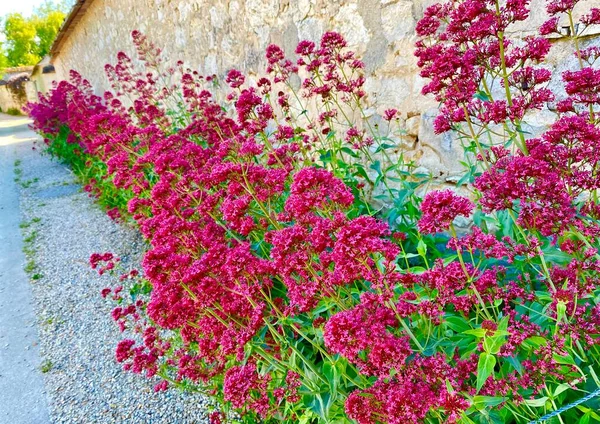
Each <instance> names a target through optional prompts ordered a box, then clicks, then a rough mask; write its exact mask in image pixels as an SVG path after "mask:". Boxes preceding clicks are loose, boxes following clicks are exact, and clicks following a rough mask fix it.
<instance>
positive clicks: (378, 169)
mask: <svg viewBox="0 0 600 424" xmlns="http://www.w3.org/2000/svg"><path fill="white" fill-rule="evenodd" d="M369 168H371V169H372V170H374V171H375V172H377V175H379V176H381V175H382V173H381V162H379V161H378V160H376V161H375V162H373V163H372V164H371V165H370V166H369Z"/></svg>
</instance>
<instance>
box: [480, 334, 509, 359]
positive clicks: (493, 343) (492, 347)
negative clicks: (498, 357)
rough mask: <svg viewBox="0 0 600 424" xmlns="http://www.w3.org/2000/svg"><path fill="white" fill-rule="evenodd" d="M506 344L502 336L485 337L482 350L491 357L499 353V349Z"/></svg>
mask: <svg viewBox="0 0 600 424" xmlns="http://www.w3.org/2000/svg"><path fill="white" fill-rule="evenodd" d="M504 343H506V339H505V338H504V336H493V337H486V338H485V340H484V341H483V349H484V350H485V351H486V352H487V353H491V354H492V355H495V354H497V353H498V352H500V348H502V346H503V345H504Z"/></svg>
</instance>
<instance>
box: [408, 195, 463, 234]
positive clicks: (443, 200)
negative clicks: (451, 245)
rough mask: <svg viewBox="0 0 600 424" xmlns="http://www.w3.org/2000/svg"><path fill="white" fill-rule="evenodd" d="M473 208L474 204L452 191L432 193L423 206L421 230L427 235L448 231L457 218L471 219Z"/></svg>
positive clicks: (420, 222)
mask: <svg viewBox="0 0 600 424" xmlns="http://www.w3.org/2000/svg"><path fill="white" fill-rule="evenodd" d="M473 207H474V205H473V202H471V201H470V200H469V199H467V198H466V197H462V196H457V195H456V194H455V193H454V192H453V191H452V190H449V189H448V190H441V191H431V192H429V193H427V195H425V198H424V199H423V203H422V204H421V212H422V216H421V219H420V220H419V223H418V225H419V230H420V231H422V232H423V233H425V234H433V233H439V232H442V231H446V230H447V229H449V228H450V225H451V224H452V222H453V221H454V219H455V218H456V217H457V216H464V217H469V216H470V215H471V212H472V211H473Z"/></svg>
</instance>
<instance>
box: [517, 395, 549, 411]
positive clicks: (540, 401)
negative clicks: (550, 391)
mask: <svg viewBox="0 0 600 424" xmlns="http://www.w3.org/2000/svg"><path fill="white" fill-rule="evenodd" d="M547 401H548V396H543V397H541V398H538V399H525V400H524V401H523V403H524V404H525V405H529V406H533V407H534V408H541V407H542V406H544V405H546V402H547Z"/></svg>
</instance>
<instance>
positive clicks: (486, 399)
mask: <svg viewBox="0 0 600 424" xmlns="http://www.w3.org/2000/svg"><path fill="white" fill-rule="evenodd" d="M504 401H506V398H505V397H499V396H474V397H473V406H474V407H475V408H477V409H478V410H482V409H484V408H486V407H492V406H496V405H500V404H501V403H502V402H504Z"/></svg>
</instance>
